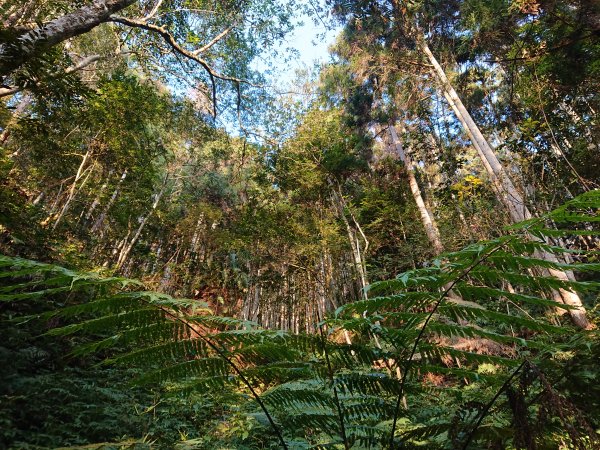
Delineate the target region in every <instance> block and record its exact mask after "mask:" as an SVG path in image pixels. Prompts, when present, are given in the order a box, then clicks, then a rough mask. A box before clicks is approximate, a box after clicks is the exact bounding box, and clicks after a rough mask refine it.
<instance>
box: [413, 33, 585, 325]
mask: <svg viewBox="0 0 600 450" xmlns="http://www.w3.org/2000/svg"><path fill="white" fill-rule="evenodd" d="M419 46H420V48H421V50H422V51H423V53H425V55H426V56H427V58H428V59H429V62H430V63H431V65H432V66H433V72H434V74H435V75H436V76H437V78H438V79H439V81H440V83H441V85H442V87H443V89H444V96H445V97H446V99H447V100H448V103H450V106H451V107H452V110H453V111H454V113H455V114H456V117H457V118H458V120H459V121H460V122H461V124H462V125H463V128H464V130H465V132H466V133H467V135H468V136H469V138H470V139H471V141H472V143H473V146H474V147H475V149H476V150H477V152H478V154H479V156H480V158H481V161H482V163H483V165H484V167H485V169H486V171H487V172H488V175H489V177H490V180H491V181H492V185H493V186H494V188H495V190H496V193H497V194H498V196H499V198H500V200H501V201H502V202H503V203H504V205H505V206H506V208H507V209H508V211H509V213H510V216H511V219H512V221H513V222H514V223H516V222H520V221H523V220H527V219H530V218H531V217H532V215H531V213H530V212H529V209H528V208H527V206H526V205H525V202H524V201H523V197H522V196H521V194H520V193H519V192H518V191H517V189H516V188H515V186H514V184H513V183H512V181H511V180H510V178H509V177H508V175H507V174H506V172H505V170H504V168H503V167H502V164H501V163H500V161H499V160H498V158H497V157H496V154H495V153H494V151H493V150H492V148H491V147H490V145H489V143H488V142H487V140H486V139H485V137H484V136H483V134H482V133H481V131H480V130H479V127H478V126H477V124H475V122H474V121H473V118H472V117H471V115H470V114H469V112H468V111H467V109H466V108H465V106H464V105H463V103H462V101H461V99H460V97H459V96H458V94H457V93H456V91H455V90H454V88H453V87H452V85H451V84H450V82H449V80H448V78H447V77H446V73H445V72H444V70H443V69H442V67H441V66H440V64H439V63H438V61H437V59H436V58H435V56H433V53H431V50H430V49H429V47H428V46H427V43H426V42H425V39H424V38H423V37H422V36H421V37H420V39H419ZM535 256H536V257H539V258H541V259H545V260H547V261H551V262H558V260H557V258H556V256H555V255H553V254H551V253H548V252H536V254H535ZM548 273H549V274H550V275H551V276H553V277H555V278H557V279H559V280H562V281H569V279H572V278H573V275H572V274H567V273H566V272H564V271H560V270H554V269H549V270H548ZM554 299H555V301H557V302H561V303H565V304H567V305H570V306H576V307H577V309H572V310H570V311H569V312H570V314H571V318H572V319H573V322H574V323H575V324H576V325H577V326H579V327H581V328H587V327H589V322H588V320H587V317H586V312H585V308H584V307H583V304H582V302H581V299H580V298H579V295H578V294H576V293H575V292H571V291H567V290H565V289H560V290H559V291H557V292H555V293H554Z"/></svg>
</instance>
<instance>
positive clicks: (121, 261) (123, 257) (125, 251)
mask: <svg viewBox="0 0 600 450" xmlns="http://www.w3.org/2000/svg"><path fill="white" fill-rule="evenodd" d="M165 181H166V180H165ZM165 187H166V186H165V185H163V187H162V188H161V190H160V192H159V193H158V194H157V195H156V197H155V199H154V202H153V203H152V209H150V211H149V212H148V214H146V215H145V216H144V217H142V219H141V220H140V224H139V225H138V228H137V230H136V232H135V234H134V235H133V237H132V238H131V241H130V242H129V243H128V244H126V245H124V246H123V250H122V251H121V254H120V255H119V259H118V260H117V268H121V267H123V264H125V261H127V257H128V256H129V253H131V250H132V249H133V246H134V245H135V243H136V242H137V240H138V239H139V237H140V235H141V234H142V231H143V230H144V227H145V226H146V222H148V219H149V218H150V216H151V215H152V213H153V212H154V211H155V210H156V208H157V206H158V203H159V202H160V199H161V198H162V196H163V193H164V192H165Z"/></svg>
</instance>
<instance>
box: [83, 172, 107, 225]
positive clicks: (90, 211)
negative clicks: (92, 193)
mask: <svg viewBox="0 0 600 450" xmlns="http://www.w3.org/2000/svg"><path fill="white" fill-rule="evenodd" d="M112 173H113V170H112V169H111V170H110V171H109V172H108V176H107V177H106V181H105V182H104V183H103V184H102V186H101V187H100V190H99V191H98V194H97V195H96V197H95V198H94V201H93V202H92V204H91V205H90V207H89V209H88V210H87V213H86V214H85V220H86V221H88V220H90V218H91V217H92V214H93V213H94V210H95V209H96V208H97V207H98V205H100V199H101V198H102V194H104V191H105V190H106V188H107V187H108V181H109V179H110V177H111V175H112Z"/></svg>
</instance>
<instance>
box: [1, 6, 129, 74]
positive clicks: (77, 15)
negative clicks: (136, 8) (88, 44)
mask: <svg viewBox="0 0 600 450" xmlns="http://www.w3.org/2000/svg"><path fill="white" fill-rule="evenodd" d="M134 2H135V0H95V1H93V2H92V4H91V5H86V6H82V7H81V8H79V9H78V10H76V11H73V12H71V13H69V14H65V15H64V16H62V17H59V18H57V19H54V20H51V21H50V22H48V23H46V24H44V25H42V26H41V27H36V28H34V29H32V30H29V31H27V32H25V33H23V34H22V35H21V36H19V38H18V39H17V40H16V42H5V43H2V44H0V77H4V76H6V75H8V74H10V73H11V72H12V71H14V70H15V69H18V68H19V67H20V66H22V65H23V64H25V63H26V62H28V61H29V60H30V59H31V58H33V57H35V56H37V55H39V54H42V53H43V52H44V51H46V50H48V49H49V48H52V47H53V46H55V45H57V44H59V43H61V42H63V41H66V40H67V39H69V38H72V37H73V36H79V35H81V34H84V33H87V32H88V31H90V30H91V29H93V28H95V27H97V26H98V25H100V24H101V23H104V22H107V21H108V20H109V18H110V16H111V14H114V13H116V12H118V11H121V10H122V9H124V8H126V7H128V6H129V5H132V4H133V3H134Z"/></svg>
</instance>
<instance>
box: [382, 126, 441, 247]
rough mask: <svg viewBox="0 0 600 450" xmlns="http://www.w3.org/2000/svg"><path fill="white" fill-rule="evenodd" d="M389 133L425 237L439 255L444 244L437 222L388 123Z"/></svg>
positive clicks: (396, 136)
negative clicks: (406, 175) (404, 171)
mask: <svg viewBox="0 0 600 450" xmlns="http://www.w3.org/2000/svg"><path fill="white" fill-rule="evenodd" d="M389 134H390V138H391V142H392V145H393V146H394V148H395V149H396V153H397V154H398V157H399V158H400V160H401V161H402V162H403V163H404V166H405V167H406V172H407V174H408V184H409V185H410V191H411V192H412V195H413V198H414V199H415V203H416V204H417V209H418V210H419V214H420V215H421V222H422V223H423V227H424V228H425V233H426V234H427V238H428V239H429V242H430V243H431V245H432V246H433V249H434V251H435V254H436V255H439V254H440V253H442V252H443V251H444V246H443V245H442V240H441V238H440V231H439V229H438V227H437V224H436V223H435V219H434V218H433V215H432V214H431V212H430V211H429V209H428V208H427V206H426V205H425V202H424V201H423V196H422V195H421V188H420V187H419V184H418V183H417V177H416V176H415V166H414V164H413V162H412V160H411V158H410V156H409V155H408V154H406V153H405V152H404V148H403V147H402V142H400V139H399V138H398V134H397V133H396V128H395V127H394V125H390V127H389Z"/></svg>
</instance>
